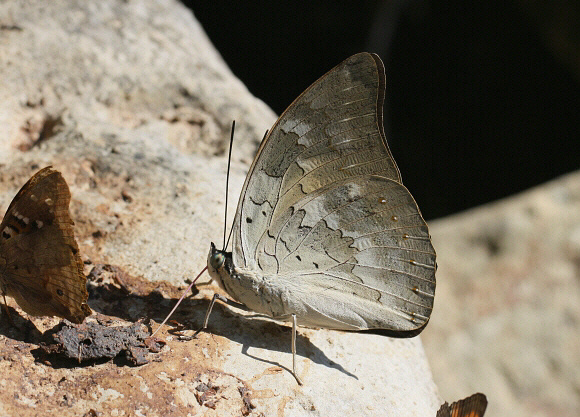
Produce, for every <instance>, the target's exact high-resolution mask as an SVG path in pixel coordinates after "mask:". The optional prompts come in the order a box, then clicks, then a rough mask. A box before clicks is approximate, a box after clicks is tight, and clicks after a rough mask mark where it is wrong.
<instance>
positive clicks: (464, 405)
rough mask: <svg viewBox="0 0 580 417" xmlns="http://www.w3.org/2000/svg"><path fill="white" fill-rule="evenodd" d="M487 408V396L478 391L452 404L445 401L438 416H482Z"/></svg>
mask: <svg viewBox="0 0 580 417" xmlns="http://www.w3.org/2000/svg"><path fill="white" fill-rule="evenodd" d="M486 408H487V398H486V397H485V395H484V394H481V393H477V394H473V395H472V396H470V397H467V398H464V399H463V400H459V401H457V402H454V403H453V404H451V405H449V404H447V403H446V402H445V403H443V405H441V408H440V409H439V411H437V416H436V417H482V416H483V414H484V413H485V409H486Z"/></svg>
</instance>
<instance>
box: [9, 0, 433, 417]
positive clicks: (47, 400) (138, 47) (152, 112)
mask: <svg viewBox="0 0 580 417" xmlns="http://www.w3.org/2000/svg"><path fill="white" fill-rule="evenodd" d="M0 19H1V23H2V28H1V29H0V44H1V45H2V47H1V49H0V78H1V79H2V80H3V82H2V83H1V85H0V123H1V124H2V125H3V126H4V129H2V131H0V164H2V166H1V170H0V210H5V209H6V207H7V205H8V204H9V202H10V201H11V199H12V197H13V196H14V194H15V193H16V191H17V190H18V188H19V187H20V186H21V185H22V184H24V182H25V181H26V180H27V179H28V177H29V176H30V175H31V174H33V173H34V172H35V171H36V170H38V169H39V168H40V167H43V166H46V165H53V166H54V167H55V168H56V169H58V170H60V171H62V173H63V175H64V177H65V179H66V180H67V182H68V184H69V186H70V188H71V193H72V202H71V212H72V217H73V219H74V220H75V223H76V226H75V232H76V234H77V240H78V241H79V246H80V249H81V252H82V254H83V258H84V260H85V262H86V264H87V269H86V272H87V273H88V272H89V271H90V270H91V269H92V268H93V267H95V266H96V267H97V272H98V273H97V272H94V273H93V274H91V279H92V278H93V277H95V276H96V277H97V281H98V280H99V279H100V278H98V277H100V276H101V275H102V273H104V272H103V271H105V272H108V273H110V274H112V276H113V277H114V279H113V280H112V281H110V282H96V283H95V285H97V287H96V288H95V289H92V290H91V297H90V299H89V305H91V307H92V308H93V309H94V310H95V311H96V312H98V313H100V314H101V315H100V316H97V317H100V319H103V317H102V315H103V314H105V315H109V316H115V317H116V320H118V321H120V322H125V324H127V322H131V321H135V320H136V319H137V318H139V317H141V316H142V315H144V314H145V315H147V316H149V317H150V318H153V319H155V320H158V321H160V320H161V319H162V318H163V316H164V315H165V314H166V313H167V312H168V311H169V309H170V308H171V307H172V305H173V304H174V302H175V301H176V298H177V295H175V292H176V291H175V288H174V287H172V286H171V285H172V284H173V285H178V286H181V287H182V288H183V287H184V286H183V284H184V282H185V281H186V280H187V279H191V278H193V277H194V275H195V274H196V273H197V271H200V270H201V269H202V267H203V266H204V265H205V263H206V258H207V251H208V250H209V243H210V241H211V240H212V239H214V240H215V241H216V243H217V244H218V245H219V244H221V239H222V234H223V214H222V213H223V206H224V181H225V170H226V157H225V154H224V150H225V149H226V147H227V141H228V138H229V127H230V124H231V121H232V120H233V119H236V121H237V132H236V143H235V145H234V146H235V149H234V158H233V166H232V175H231V183H230V186H231V190H232V194H231V195H232V196H235V195H236V192H239V190H240V189H241V186H242V183H243V180H244V176H245V172H246V170H247V169H248V167H249V164H250V163H251V160H252V158H253V155H254V153H255V151H256V145H257V143H258V142H259V141H260V140H261V138H262V136H263V134H264V131H265V130H266V129H267V128H269V127H270V126H271V125H272V123H273V122H274V120H275V116H274V114H273V113H272V112H271V111H270V110H269V109H268V108H267V107H266V106H265V105H264V103H262V102H261V101H259V100H257V99H256V98H254V97H252V96H251V95H250V94H249V93H248V91H247V90H246V88H245V87H244V86H243V85H242V84H241V83H240V81H239V80H237V79H236V78H235V77H234V76H233V75H232V74H231V73H230V71H229V70H228V69H227V68H226V66H225V64H224V63H223V61H222V60H221V58H220V57H219V55H218V53H217V52H216V51H215V50H214V49H213V48H212V46H211V44H210V42H209V41H208V39H207V38H206V36H205V34H204V33H203V30H202V29H201V27H200V26H199V24H198V23H197V22H196V21H195V19H194V18H193V16H192V14H191V13H190V12H189V11H188V10H186V9H185V8H184V7H183V6H182V5H181V4H180V3H178V2H177V1H174V0H148V1H128V2H127V1H121V0H105V1H99V2H85V1H78V0H77V1H74V0H68V1H65V0H55V1H52V2H50V3H47V2H41V1H32V2H3V3H2V4H0ZM275 87H276V86H272V88H275ZM304 87H306V86H304ZM232 200H233V201H234V203H232V204H231V205H230V207H229V209H230V215H229V219H232V218H233V213H234V211H235V208H236V207H235V206H236V205H235V200H236V198H235V197H233V198H232ZM102 264H107V265H108V267H107V268H102V267H101V266H100V265H102ZM204 279H205V280H206V281H207V278H204ZM149 281H152V282H155V283H156V284H157V285H158V287H159V288H160V290H159V293H157V294H155V293H153V292H151V288H148V289H147V288H146V287H147V285H146V284H143V282H149ZM138 282H141V283H140V284H136V283H138ZM131 283H132V284H131ZM91 285H93V284H92V283H91ZM91 288H92V287H91ZM127 288H128V289H129V291H128V292H126V293H125V295H124V296H123V297H120V298H119V296H118V293H119V292H122V291H125V290H126V289H127ZM138 288H141V289H142V290H143V291H141V290H139V291H138V290H137V289H138ZM172 288H173V289H172ZM200 290H201V292H200V293H199V294H197V295H196V296H195V297H194V298H193V299H188V300H187V302H186V303H185V304H184V305H183V306H182V307H181V308H180V309H179V310H178V312H177V313H176V315H175V317H174V319H175V320H177V321H178V322H179V323H181V324H182V325H183V326H184V328H185V329H186V330H188V331H189V329H196V328H197V327H199V326H200V325H201V323H202V320H203V316H204V314H205V310H206V308H207V304H208V299H209V298H210V296H211V294H212V292H213V291H214V290H215V287H214V286H201V287H200ZM160 294H161V295H160ZM15 315H16V316H17V317H16V323H17V326H18V327H17V328H12V329H11V328H10V327H9V326H8V327H4V328H2V329H0V330H2V331H1V332H0V355H2V357H3V358H4V359H5V360H3V361H1V362H0V371H1V373H2V378H0V384H1V386H4V387H10V389H7V390H2V391H1V392H0V413H1V414H2V415H7V416H9V415H19V416H32V415H55V414H56V413H58V414H59V415H60V416H62V417H65V416H67V415H71V416H73V415H74V416H78V415H98V413H102V414H101V415H148V416H155V415H159V416H161V415H162V416H171V415H176V416H177V415H179V416H185V415H192V416H193V415H207V416H211V415H219V416H227V415H234V416H238V415H240V414H242V415H246V414H248V415H255V416H278V415H286V416H302V415H328V416H329V415H340V414H352V413H354V414H356V415H362V416H365V415H366V416H373V415H385V414H392V415H397V416H427V415H435V412H436V410H437V408H438V406H439V404H440V402H441V400H440V399H439V398H438V396H437V393H436V388H435V385H434V383H433V381H432V376H431V373H430V370H429V366H428V363H427V361H426V357H425V354H424V351H423V347H422V345H421V341H420V339H419V338H414V339H410V340H393V339H389V338H385V337H380V336H375V335H361V334H350V333H341V332H333V331H323V330H320V331H317V330H301V331H300V333H299V337H298V354H299V357H298V358H299V363H298V371H299V374H300V376H301V377H302V379H303V380H304V382H305V385H304V386H303V387H300V386H298V385H297V384H296V382H295V380H294V378H293V377H292V376H291V374H290V373H289V372H288V370H287V368H288V367H291V354H290V336H291V334H290V331H289V328H288V327H285V326H280V325H278V324H275V323H272V322H269V321H263V320H260V319H256V318H248V317H247V315H244V314H238V312H235V311H233V310H230V309H228V308H226V307H223V306H221V305H218V306H216V308H215V309H214V313H213V315H212V317H211V320H210V330H211V332H212V333H211V334H210V333H202V334H201V335H200V336H199V337H198V338H197V339H194V340H191V341H180V340H178V337H177V336H176V335H171V334H168V333H167V331H166V330H164V331H163V332H162V333H161V337H163V338H164V339H167V346H166V347H165V348H164V349H163V350H162V352H160V353H159V354H156V357H157V358H158V359H160V361H156V359H152V358H149V359H150V362H149V363H148V364H146V365H143V366H140V367H134V368H132V367H127V366H123V365H120V364H118V363H116V362H111V361H108V362H105V363H99V364H95V365H94V366H89V367H86V366H81V365H78V366H72V367H71V366H67V367H64V366H63V367H56V366H51V365H50V363H46V362H45V361H43V360H42V358H41V357H38V360H37V361H35V356H34V354H35V353H34V352H36V350H37V344H38V342H39V341H40V340H41V336H40V333H42V332H44V331H45V330H50V329H52V328H53V327H54V326H55V325H56V324H57V322H58V321H56V320H55V319H48V318H46V319H45V318H36V319H33V320H32V323H30V322H28V321H26V320H24V319H22V318H20V317H19V316H18V315H17V314H15ZM88 320H89V321H91V320H95V318H94V317H91V318H89V319H88ZM188 331H186V332H185V333H186V334H187V333H188Z"/></svg>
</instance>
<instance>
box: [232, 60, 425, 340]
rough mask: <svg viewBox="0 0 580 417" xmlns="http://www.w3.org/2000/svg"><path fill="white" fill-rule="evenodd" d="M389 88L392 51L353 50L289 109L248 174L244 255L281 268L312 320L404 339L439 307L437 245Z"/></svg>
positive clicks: (292, 303) (281, 279)
mask: <svg viewBox="0 0 580 417" xmlns="http://www.w3.org/2000/svg"><path fill="white" fill-rule="evenodd" d="M384 91H385V76H384V68H383V65H382V62H381V61H380V59H379V58H378V57H377V56H376V55H372V54H368V53H362V54H357V55H354V56H352V57H350V58H349V59H347V60H346V61H344V62H343V63H341V64H340V65H338V66H337V67H335V68H334V69H332V70H331V71H330V72H329V73H327V74H326V75H325V76H323V77H322V78H320V79H319V80H318V81H317V82H315V83H314V84H313V85H312V86H311V87H309V88H308V89H307V90H306V91H305V92H304V93H303V94H302V95H300V96H299V97H298V98H297V99H296V100H295V101H294V102H293V103H292V104H291V105H290V107H289V108H288V109H287V110H286V111H285V112H284V113H283V114H282V116H281V117H280V118H279V119H278V121H277V122H276V124H275V125H274V127H273V128H272V130H271V131H270V133H269V135H268V136H267V137H266V139H265V140H264V141H263V143H262V145H261V147H260V149H259V151H258V155H257V157H256V159H255V160H254V163H253V165H252V167H251V169H250V173H249V174H248V177H247V178H246V183H245V184H244V188H243V191H242V195H241V197H240V202H239V205H238V211H237V214H236V221H235V225H234V241H233V261H234V265H238V266H241V267H242V268H245V269H247V270H259V271H261V274H263V275H264V276H268V277H276V278H275V279H272V280H271V283H272V285H277V286H279V287H280V288H282V289H283V292H284V293H285V294H286V298H285V301H284V302H285V303H287V304H288V307H289V308H288V309H286V310H290V311H297V312H301V313H302V314H300V316H301V318H300V321H299V323H300V324H302V325H306V326H312V327H325V328H335V329H343V330H357V331H361V330H373V329H383V330H385V331H384V332H379V333H385V334H389V335H394V336H401V337H404V336H412V335H414V334H416V333H418V332H419V331H420V330H421V329H422V328H423V327H424V325H425V324H426V323H427V320H428V318H429V315H430V313H431V309H432V306H433V296H434V292H435V251H434V250H433V247H432V245H431V242H430V238H429V232H428V229H427V226H426V224H425V222H424V220H423V218H422V217H421V214H420V212H419V209H418V208H417V205H416V203H415V201H414V200H413V198H412V197H411V195H410V193H409V192H408V191H407V189H406V188H405V187H404V186H403V185H402V184H401V177H400V174H399V170H398V168H397V166H396V163H395V161H394V159H393V157H392V155H391V153H390V151H389V148H388V146H387V143H386V139H385V134H384V131H383V120H382V107H383V101H384ZM242 302H243V300H242Z"/></svg>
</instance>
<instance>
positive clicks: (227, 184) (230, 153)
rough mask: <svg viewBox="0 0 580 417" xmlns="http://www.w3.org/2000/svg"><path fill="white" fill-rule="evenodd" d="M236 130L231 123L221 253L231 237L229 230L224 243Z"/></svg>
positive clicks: (234, 122) (233, 123) (234, 123)
mask: <svg viewBox="0 0 580 417" xmlns="http://www.w3.org/2000/svg"><path fill="white" fill-rule="evenodd" d="M235 129H236V121H235V120H234V121H233V122H232V133H231V136H230V151H229V152H228V171H227V173H226V207H225V214H224V247H223V249H222V250H223V251H225V250H226V247H227V246H228V243H229V242H230V237H231V236H232V230H233V229H230V236H228V240H227V241H226V229H227V227H228V194H229V192H228V189H229V184H230V166H231V165H232V147H233V146H232V145H233V144H234V130H235Z"/></svg>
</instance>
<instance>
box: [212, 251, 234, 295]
mask: <svg viewBox="0 0 580 417" xmlns="http://www.w3.org/2000/svg"><path fill="white" fill-rule="evenodd" d="M231 266H232V254H231V252H225V251H223V250H219V249H217V248H216V247H215V245H214V244H213V242H212V244H211V247H210V249H209V255H208V257H207V270H208V272H209V274H210V275H211V277H212V278H213V279H214V280H216V282H217V283H218V284H219V286H220V287H222V288H223V280H222V277H223V276H229V275H230V271H231Z"/></svg>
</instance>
